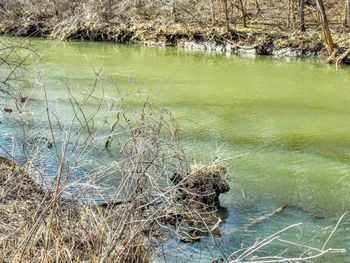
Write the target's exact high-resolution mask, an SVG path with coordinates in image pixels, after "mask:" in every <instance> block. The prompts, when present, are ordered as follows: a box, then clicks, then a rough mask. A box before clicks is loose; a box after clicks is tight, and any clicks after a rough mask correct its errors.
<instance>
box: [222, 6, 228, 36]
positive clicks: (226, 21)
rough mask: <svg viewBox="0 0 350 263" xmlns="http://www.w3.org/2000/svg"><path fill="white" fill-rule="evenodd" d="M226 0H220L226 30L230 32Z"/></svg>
mask: <svg viewBox="0 0 350 263" xmlns="http://www.w3.org/2000/svg"><path fill="white" fill-rule="evenodd" d="M227 1H228V0H222V2H223V4H224V12H225V23H226V32H227V33H230V22H229V17H228V2H227Z"/></svg>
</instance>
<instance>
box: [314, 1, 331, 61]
mask: <svg viewBox="0 0 350 263" xmlns="http://www.w3.org/2000/svg"><path fill="white" fill-rule="evenodd" d="M316 7H317V10H318V12H319V14H320V20H321V24H322V30H323V34H324V37H325V41H326V45H327V51H328V55H329V56H332V55H333V53H334V50H335V46H334V42H333V38H332V34H331V30H330V29H329V23H328V18H327V14H326V10H325V8H324V5H323V1H322V0H316Z"/></svg>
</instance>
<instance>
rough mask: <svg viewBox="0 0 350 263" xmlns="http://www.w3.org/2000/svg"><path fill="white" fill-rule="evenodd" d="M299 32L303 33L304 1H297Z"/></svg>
mask: <svg viewBox="0 0 350 263" xmlns="http://www.w3.org/2000/svg"><path fill="white" fill-rule="evenodd" d="M299 19H300V31H301V32H304V31H305V0H299Z"/></svg>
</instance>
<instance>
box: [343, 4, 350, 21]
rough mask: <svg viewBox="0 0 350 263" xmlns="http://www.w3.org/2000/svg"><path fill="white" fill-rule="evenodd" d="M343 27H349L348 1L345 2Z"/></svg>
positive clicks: (349, 10)
mask: <svg viewBox="0 0 350 263" xmlns="http://www.w3.org/2000/svg"><path fill="white" fill-rule="evenodd" d="M344 27H346V28H349V27H350V0H345V20H344Z"/></svg>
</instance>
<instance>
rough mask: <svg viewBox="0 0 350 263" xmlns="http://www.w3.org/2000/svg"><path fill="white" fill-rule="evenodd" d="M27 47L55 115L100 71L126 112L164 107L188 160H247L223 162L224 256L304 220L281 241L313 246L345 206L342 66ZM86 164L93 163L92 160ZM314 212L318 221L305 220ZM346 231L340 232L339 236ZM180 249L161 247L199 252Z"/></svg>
mask: <svg viewBox="0 0 350 263" xmlns="http://www.w3.org/2000/svg"><path fill="white" fill-rule="evenodd" d="M37 43H40V45H41V46H42V50H43V51H44V53H45V56H44V58H43V60H42V62H41V69H42V73H41V75H42V78H43V81H44V83H45V86H46V87H47V89H48V92H49V97H50V99H51V100H52V102H55V103H56V104H57V105H60V106H59V107H60V108H61V109H62V107H63V108H64V107H67V105H66V106H62V105H65V104H68V103H67V100H66V98H67V93H66V87H67V86H69V87H70V88H71V89H72V91H73V92H74V94H79V93H82V92H85V91H86V90H87V89H88V88H89V87H91V85H92V83H93V80H94V74H93V70H92V67H91V65H93V67H94V68H95V69H99V68H102V75H101V78H102V79H103V80H102V83H103V85H104V90H105V93H106V94H107V95H108V96H111V97H112V96H119V95H120V93H121V94H123V95H124V96H125V98H124V104H125V105H126V106H127V107H133V108H135V107H136V108H137V107H138V106H139V105H141V104H142V103H143V102H144V100H145V98H146V97H147V96H149V97H150V101H152V103H153V104H154V105H155V106H159V107H163V106H164V107H167V108H168V109H170V110H171V111H172V112H173V113H174V115H175V117H176V119H177V120H178V122H179V124H180V127H181V134H182V137H183V140H184V143H185V145H186V148H187V149H189V151H191V152H194V156H193V157H194V158H195V159H197V160H201V159H205V160H211V159H214V158H217V157H218V158H229V157H232V156H236V155H239V154H242V153H249V155H247V156H246V157H244V158H241V159H238V160H234V161H232V162H229V163H228V165H229V168H230V175H231V177H230V179H231V186H232V191H230V192H229V193H228V194H225V195H224V196H222V198H221V199H222V200H221V201H222V206H223V207H226V209H227V211H226V212H225V211H222V212H223V216H222V217H223V219H224V218H226V219H225V220H224V224H223V239H220V242H223V243H225V245H223V247H227V251H231V252H232V251H233V250H234V248H235V249H236V248H239V247H240V246H241V243H242V242H243V241H244V242H245V243H247V245H249V244H251V243H252V242H254V240H255V239H257V238H261V237H263V236H264V235H268V234H271V233H272V232H273V231H276V230H279V229H280V228H281V227H285V226H286V225H288V224H292V223H295V222H305V226H304V227H305V229H304V232H303V233H304V235H305V236H303V237H302V238H301V237H300V236H298V235H297V234H295V233H291V234H290V237H291V238H293V237H294V238H300V239H301V240H304V241H306V242H308V241H309V240H311V239H313V238H314V239H313V240H314V241H315V242H316V243H317V242H320V240H319V239H318V238H317V236H319V234H320V232H322V231H321V230H320V229H322V228H321V227H323V226H327V225H329V224H334V223H335V222H336V221H337V218H338V217H339V216H340V215H341V214H342V213H343V212H345V211H347V210H348V209H349V208H350V195H349V192H350V180H349V171H350V162H349V160H350V114H349V113H350V69H349V68H343V69H339V70H336V69H335V68H334V67H331V66H328V65H324V64H320V63H318V62H317V61H291V62H286V61H282V60H272V59H269V58H256V59H245V58H241V57H236V56H232V57H225V56H221V55H207V54H202V53H192V52H184V51H180V50H177V49H172V48H169V49H161V48H144V47H137V46H124V45H114V44H103V43H81V42H73V43H58V42H49V41H41V40H37ZM37 92H38V94H37V95H36V96H37V99H38V101H40V100H41V99H42V94H41V91H37ZM38 103H39V102H38ZM92 106H93V105H92ZM60 114H62V116H64V114H65V111H64V110H62V112H60ZM0 125H3V124H0ZM2 127H3V126H2ZM1 132H2V136H1V139H0V140H1V145H5V146H6V147H8V148H11V146H12V144H13V141H12V140H11V138H9V137H6V136H4V135H3V134H4V128H1ZM94 154H96V156H94ZM91 157H92V158H94V157H96V158H95V159H96V160H98V159H101V158H100V157H101V153H91ZM102 157H103V161H102V162H105V163H108V162H109V161H110V160H112V159H113V157H111V156H110V155H109V154H108V153H105V154H103V155H102ZM283 204H291V205H293V207H294V208H293V207H289V208H288V209H286V210H285V211H283V213H281V214H280V215H278V216H276V217H274V218H272V219H271V220H269V221H267V222H264V223H261V224H259V225H257V226H255V227H254V228H252V229H250V230H248V231H236V230H233V229H236V228H239V226H240V225H244V224H246V223H247V222H248V221H249V220H250V219H253V218H255V217H256V216H259V215H261V213H264V212H269V211H271V210H273V209H275V208H276V207H279V206H281V205H283ZM315 210H316V212H317V213H319V212H320V213H322V214H323V215H324V218H322V219H321V218H317V217H315V216H313V215H310V213H309V212H307V211H315ZM312 213H313V212H312ZM312 213H311V214H312ZM347 225H348V224H345V226H344V228H343V229H346V230H348V227H347ZM346 233H347V231H346ZM346 236H349V235H347V234H343V235H340V237H339V239H338V240H337V242H336V244H338V245H339V244H340V246H341V247H349V240H348V238H347V237H346ZM184 246H185V248H186V249H184V248H183V247H182V246H179V244H178V243H170V244H165V245H164V248H165V249H166V250H167V251H169V254H171V255H174V254H176V253H177V254H180V253H179V251H180V252H181V253H182V252H183V251H186V253H188V254H191V252H193V251H196V252H198V251H201V247H200V246H201V244H194V245H192V246H188V245H184ZM217 252H218V251H216V252H215V253H217ZM196 255H197V256H198V255H201V254H200V253H196ZM201 256H202V257H203V259H204V258H205V259H208V257H209V258H212V257H211V256H210V255H209V256H208V255H201ZM206 257H207V258H206ZM179 260H180V259H179ZM344 260H345V259H344V258H342V260H340V261H338V262H344ZM167 262H171V261H170V259H168V261H167ZM177 262H180V261H177ZM193 262H196V261H195V260H194V261H193ZM201 262H205V260H204V261H203V260H202V261H201ZM333 262H334V261H333Z"/></svg>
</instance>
